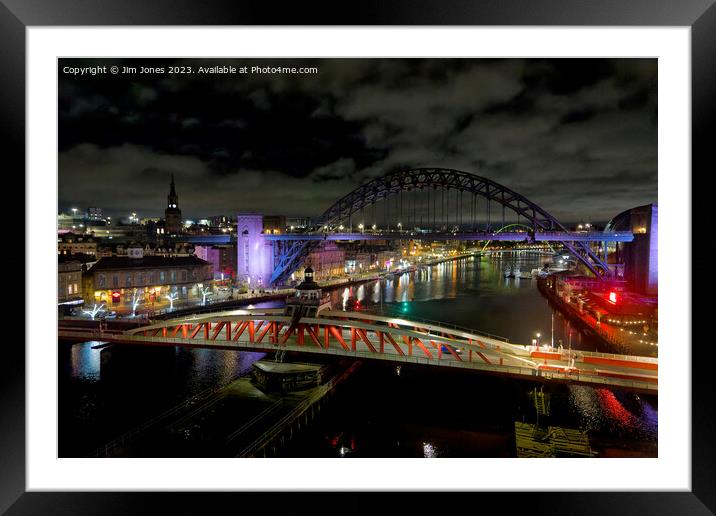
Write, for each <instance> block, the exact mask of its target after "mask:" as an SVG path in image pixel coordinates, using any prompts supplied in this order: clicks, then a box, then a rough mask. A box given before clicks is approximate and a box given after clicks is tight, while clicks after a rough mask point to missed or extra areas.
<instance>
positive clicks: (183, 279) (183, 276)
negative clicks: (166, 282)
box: [181, 271, 186, 281]
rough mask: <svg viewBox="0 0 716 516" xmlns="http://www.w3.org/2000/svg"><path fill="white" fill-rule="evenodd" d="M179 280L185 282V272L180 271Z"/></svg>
mask: <svg viewBox="0 0 716 516" xmlns="http://www.w3.org/2000/svg"><path fill="white" fill-rule="evenodd" d="M181 280H182V281H186V271H181Z"/></svg>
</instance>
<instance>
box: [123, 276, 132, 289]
mask: <svg viewBox="0 0 716 516" xmlns="http://www.w3.org/2000/svg"><path fill="white" fill-rule="evenodd" d="M124 286H125V287H131V286H132V273H131V272H128V273H126V274H125V275H124Z"/></svg>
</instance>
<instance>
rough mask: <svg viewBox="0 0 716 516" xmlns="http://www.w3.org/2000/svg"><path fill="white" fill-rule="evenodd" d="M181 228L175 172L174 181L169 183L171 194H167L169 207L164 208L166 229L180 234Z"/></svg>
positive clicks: (167, 231)
mask: <svg viewBox="0 0 716 516" xmlns="http://www.w3.org/2000/svg"><path fill="white" fill-rule="evenodd" d="M181 229H182V224H181V210H180V209H179V196H178V195H177V191H176V188H175V186H174V174H172V182H171V184H170V185H169V195H168V196H167V208H166V209H165V210H164V231H165V232H166V233H167V234H169V235H178V234H179V233H181Z"/></svg>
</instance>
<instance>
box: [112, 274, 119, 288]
mask: <svg viewBox="0 0 716 516" xmlns="http://www.w3.org/2000/svg"><path fill="white" fill-rule="evenodd" d="M112 286H113V287H119V275H118V274H113V275H112Z"/></svg>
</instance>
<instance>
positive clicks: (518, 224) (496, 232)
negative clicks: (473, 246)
mask: <svg viewBox="0 0 716 516" xmlns="http://www.w3.org/2000/svg"><path fill="white" fill-rule="evenodd" d="M512 228H524V229H526V230H527V231H530V230H531V229H532V228H531V227H529V226H528V225H527V224H520V223H519V222H517V223H513V224H505V225H504V226H502V227H501V228H500V229H498V230H497V231H495V234H498V233H502V232H503V231H506V230H508V229H512ZM490 242H492V240H488V241H487V242H485V245H484V246H482V251H481V252H483V253H484V252H485V249H487V246H488V245H490ZM547 245H548V246H549V248H550V249H552V252H553V253H554V252H555V250H554V248H553V247H552V244H550V243H549V242H547Z"/></svg>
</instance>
